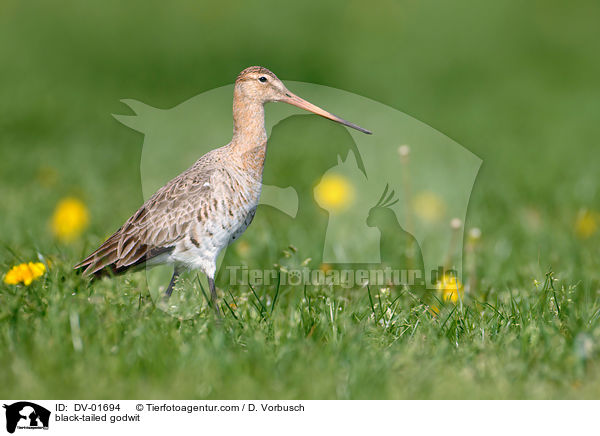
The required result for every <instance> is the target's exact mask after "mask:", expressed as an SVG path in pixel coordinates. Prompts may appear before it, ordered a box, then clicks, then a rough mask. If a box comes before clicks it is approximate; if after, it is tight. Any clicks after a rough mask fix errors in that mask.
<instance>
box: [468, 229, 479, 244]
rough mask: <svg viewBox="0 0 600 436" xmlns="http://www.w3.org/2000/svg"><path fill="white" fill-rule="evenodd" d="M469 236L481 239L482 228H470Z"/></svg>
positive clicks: (475, 239)
mask: <svg viewBox="0 0 600 436" xmlns="http://www.w3.org/2000/svg"><path fill="white" fill-rule="evenodd" d="M469 238H471V239H473V240H474V241H477V240H479V238H481V229H480V228H479V227H473V228H472V229H471V230H469Z"/></svg>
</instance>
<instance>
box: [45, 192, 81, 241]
mask: <svg viewBox="0 0 600 436" xmlns="http://www.w3.org/2000/svg"><path fill="white" fill-rule="evenodd" d="M88 223H89V213H88V210H87V207H86V206H85V204H83V202H82V201H81V200H78V199H77V198H73V197H67V198H64V199H62V200H61V201H60V202H59V203H58V205H57V206H56V209H55V210H54V215H53V216H52V231H53V233H54V236H56V237H57V238H58V239H60V240H61V241H63V242H70V241H72V240H73V239H75V238H76V237H78V236H79V235H80V234H81V232H83V230H85V228H86V227H87V225H88Z"/></svg>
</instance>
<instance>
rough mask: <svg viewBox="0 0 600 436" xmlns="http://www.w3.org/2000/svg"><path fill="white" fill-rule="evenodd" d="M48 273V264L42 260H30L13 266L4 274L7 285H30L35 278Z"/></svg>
mask: <svg viewBox="0 0 600 436" xmlns="http://www.w3.org/2000/svg"><path fill="white" fill-rule="evenodd" d="M45 273H46V265H44V264H43V263H42V262H35V263H34V262H28V263H22V264H20V265H16V266H13V267H12V268H11V269H10V270H9V271H8V272H7V273H6V275H5V276H4V283H5V284H7V285H18V284H19V283H23V284H25V286H29V285H30V284H31V283H32V282H33V281H34V280H36V279H38V278H40V277H41V276H43V275H44V274H45Z"/></svg>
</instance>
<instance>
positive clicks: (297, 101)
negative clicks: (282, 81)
mask: <svg viewBox="0 0 600 436" xmlns="http://www.w3.org/2000/svg"><path fill="white" fill-rule="evenodd" d="M281 101H283V102H285V103H289V104H292V105H294V106H297V107H299V108H300V109H304V110H307V111H309V112H312V113H313V114H317V115H320V116H322V117H324V118H327V119H329V120H332V121H335V122H336V123H340V124H343V125H344V126H348V127H352V128H353V129H356V130H358V131H359V132H363V133H366V134H367V135H370V134H371V131H369V130H367V129H363V128H362V127H360V126H357V125H356V124H354V123H351V122H350V121H346V120H344V119H343V118H340V117H338V116H336V115H333V114H332V113H329V112H327V111H326V110H323V109H321V108H320V107H318V106H315V105H314V104H312V103H310V102H308V101H306V100H304V99H303V98H300V97H298V96H297V95H296V94H292V93H291V92H289V91H287V92H286V94H285V97H284V98H283V99H281Z"/></svg>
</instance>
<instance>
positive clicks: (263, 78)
mask: <svg viewBox="0 0 600 436" xmlns="http://www.w3.org/2000/svg"><path fill="white" fill-rule="evenodd" d="M258 80H259V81H260V82H262V83H265V82H266V81H267V78H266V77H265V76H260V77H259V78H258Z"/></svg>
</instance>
